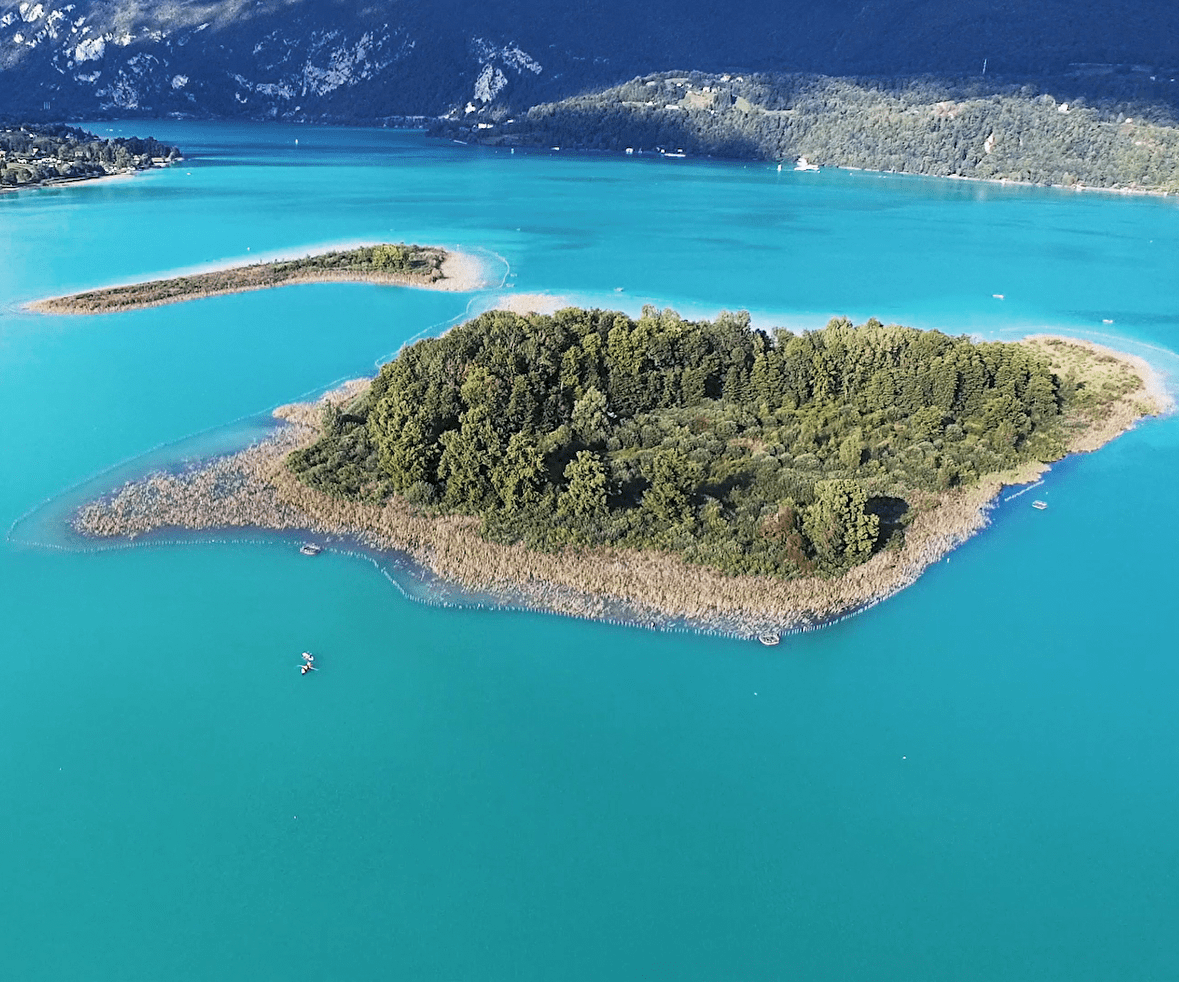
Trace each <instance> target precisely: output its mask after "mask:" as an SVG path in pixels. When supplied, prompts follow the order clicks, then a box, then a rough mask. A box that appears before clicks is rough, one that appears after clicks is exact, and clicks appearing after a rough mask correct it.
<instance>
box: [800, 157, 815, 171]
mask: <svg viewBox="0 0 1179 982" xmlns="http://www.w3.org/2000/svg"><path fill="white" fill-rule="evenodd" d="M794 169H795V170H818V169H819V165H818V164H812V163H811V162H810V161H809V160H807V159H806V157H799V158H798V160H796V161H795V163H794Z"/></svg>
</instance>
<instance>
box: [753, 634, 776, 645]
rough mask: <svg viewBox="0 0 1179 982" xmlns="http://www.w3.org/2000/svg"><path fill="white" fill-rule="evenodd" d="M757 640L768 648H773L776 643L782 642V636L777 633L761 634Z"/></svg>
mask: <svg viewBox="0 0 1179 982" xmlns="http://www.w3.org/2000/svg"><path fill="white" fill-rule="evenodd" d="M757 640H758V641H760V642H761V643H762V644H764V645H765V646H766V647H767V648H772V647H773V646H774V645H776V644H781V643H782V638H781V637H780V636H779V635H777V634H759V635H758V636H757Z"/></svg>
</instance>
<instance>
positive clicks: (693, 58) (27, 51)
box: [0, 0, 1179, 121]
mask: <svg viewBox="0 0 1179 982" xmlns="http://www.w3.org/2000/svg"><path fill="white" fill-rule="evenodd" d="M984 59H986V60H987V64H988V66H989V70H990V71H991V72H1000V73H1004V74H1006V75H1025V76H1041V75H1045V74H1062V73H1065V72H1068V71H1070V70H1071V71H1073V72H1083V73H1086V72H1087V73H1099V74H1105V75H1109V76H1112V77H1114V78H1115V79H1116V80H1117V82H1118V85H1119V87H1120V88H1121V89H1127V90H1128V94H1130V95H1137V96H1139V97H1143V98H1151V99H1159V98H1162V99H1170V100H1171V101H1174V100H1175V96H1174V89H1175V88H1176V85H1177V84H1179V83H1172V82H1170V81H1169V80H1170V78H1171V77H1172V76H1175V75H1179V16H1177V15H1176V12H1175V7H1174V5H1173V4H1172V3H1169V2H1164V0H1145V2H1142V3H1139V4H1138V5H1137V9H1136V11H1135V12H1134V14H1133V15H1132V16H1127V15H1124V14H1120V15H1119V16H1117V17H1110V16H1109V5H1108V4H1100V3H1097V2H1095V0H1075V2H1071V3H1069V2H1065V0H1043V2H1040V3H1037V4H1027V3H1024V2H1018V3H1017V2H1015V0H998V2H990V3H983V2H981V0H941V2H935V0H868V2H867V3H865V2H863V0H828V2H824V3H813V2H811V3H806V2H802V0H776V2H775V0H747V2H745V3H742V4H740V5H739V6H737V7H734V6H733V5H721V4H704V3H700V2H699V0H696V2H691V0H687V2H684V0H680V2H674V3H673V2H671V0H649V2H647V3H644V4H634V3H631V2H624V0H587V2H584V3H580V4H569V3H565V2H562V3H557V2H555V0H503V2H500V3H496V4H487V3H475V2H473V0H436V2H434V3H431V4H428V5H426V4H420V3H410V2H408V0H374V2H373V3H371V4H368V5H353V4H350V3H346V2H342V0H258V2H251V3H246V2H245V0H208V2H194V0H72V2H64V0H40V2H33V0H20V2H13V0H0V114H8V115H15V114H23V115H26V116H27V115H30V114H34V113H35V114H38V115H42V116H54V117H62V116H78V115H93V114H100V113H109V114H119V115H129V114H144V115H165V114H168V113H185V114H192V115H208V116H241V117H246V118H268V117H269V118H302V119H337V120H355V121H375V120H378V119H381V118H382V117H388V116H395V115H418V114H425V115H437V114H441V113H444V112H447V111H449V110H453V109H456V108H457V109H460V110H462V109H465V108H466V106H467V105H473V106H475V107H482V106H485V105H488V104H510V105H512V106H526V105H532V104H535V103H537V102H542V101H546V100H555V99H560V98H564V97H567V96H569V95H575V94H578V93H580V92H582V91H584V90H586V89H589V88H597V87H601V86H603V85H608V84H616V83H618V82H621V81H624V80H625V79H628V78H631V77H633V76H635V75H637V74H643V73H648V72H652V71H660V70H668V69H672V68H675V67H678V66H684V65H690V66H692V67H693V68H696V69H699V70H702V71H723V70H727V69H737V70H752V69H759V70H775V71H782V70H790V71H814V72H823V73H825V74H829V75H860V76H862V75H865V74H884V75H895V74H902V73H916V72H934V73H949V74H955V75H961V74H969V73H978V72H981V70H982V66H983V62H984ZM1074 63H1100V64H1102V65H1105V66H1106V67H1088V68H1084V67H1081V68H1078V67H1077V66H1076V65H1075V64H1074ZM1070 65H1072V66H1073V67H1072V68H1071V69H1070ZM1133 66H1139V68H1140V69H1142V70H1137V71H1136V70H1135V69H1134V67H1133ZM1151 76H1154V79H1153V80H1152V79H1151Z"/></svg>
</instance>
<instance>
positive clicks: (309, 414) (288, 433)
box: [74, 336, 1171, 637]
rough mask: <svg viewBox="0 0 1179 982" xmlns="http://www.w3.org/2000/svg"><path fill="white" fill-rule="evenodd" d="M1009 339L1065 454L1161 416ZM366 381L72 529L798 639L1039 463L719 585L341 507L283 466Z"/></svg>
mask: <svg viewBox="0 0 1179 982" xmlns="http://www.w3.org/2000/svg"><path fill="white" fill-rule="evenodd" d="M1021 343H1024V344H1027V345H1030V346H1033V347H1035V348H1036V349H1037V350H1039V351H1041V352H1042V353H1044V354H1045V355H1046V356H1047V357H1048V358H1049V359H1050V362H1051V364H1052V367H1053V371H1054V372H1056V373H1057V374H1058V375H1060V376H1061V377H1062V378H1068V379H1070V380H1071V381H1072V382H1073V383H1076V384H1078V385H1079V386H1081V387H1083V388H1084V389H1086V390H1087V391H1089V392H1090V393H1092V398H1091V399H1090V400H1089V401H1088V402H1085V401H1082V404H1081V405H1080V406H1079V408H1078V410H1077V412H1076V413H1075V414H1074V415H1073V416H1072V417H1071V418H1070V419H1069V420H1068V432H1069V443H1068V448H1069V450H1070V452H1087V451H1092V450H1096V449H1098V448H1099V447H1101V446H1103V445H1104V444H1106V443H1108V442H1109V441H1110V440H1112V439H1113V438H1115V437H1116V436H1118V435H1119V434H1120V433H1122V432H1125V430H1127V429H1128V428H1130V427H1131V426H1133V425H1134V423H1135V422H1137V421H1138V420H1140V419H1142V418H1143V417H1145V416H1149V415H1157V414H1159V413H1161V412H1164V411H1167V410H1168V409H1170V408H1171V405H1170V400H1169V397H1168V396H1167V394H1166V392H1165V390H1164V389H1163V387H1162V385H1161V382H1160V380H1159V378H1158V376H1157V375H1156V374H1155V372H1154V371H1153V370H1152V369H1151V367H1150V366H1149V365H1148V364H1147V363H1146V362H1145V361H1144V360H1142V359H1141V358H1137V357H1135V356H1132V355H1127V354H1124V353H1122V352H1118V351H1114V350H1112V349H1109V348H1104V347H1102V346H1099V345H1096V344H1093V343H1091V342H1087V341H1078V340H1075V339H1071V338H1060V337H1052V336H1036V337H1032V338H1027V339H1025V340H1024V341H1023V342H1021ZM367 385H368V382H367V381H366V380H359V381H355V382H350V383H348V384H346V385H345V386H343V387H342V388H340V389H338V390H336V391H335V392H332V393H330V394H328V395H327V396H325V397H324V399H322V400H321V401H320V402H318V403H314V404H312V403H303V404H295V405H291V406H284V407H280V408H279V409H277V410H275V415H276V416H277V417H278V418H280V419H282V420H284V421H285V422H286V423H287V424H288V425H286V426H283V427H281V428H280V429H279V430H278V431H277V432H276V433H275V434H274V435H273V436H272V437H270V438H268V439H266V440H264V441H262V442H260V443H257V444H255V445H253V446H251V447H249V448H247V449H246V450H243V451H241V452H239V453H236V454H233V455H230V456H227V457H220V458H217V459H215V460H213V461H211V462H207V463H204V464H201V465H198V466H197V467H195V468H193V469H190V470H188V471H185V472H183V473H180V474H168V473H162V472H161V473H156V474H152V475H149V476H148V477H146V478H144V479H142V480H140V481H136V482H132V483H129V484H127V485H125V486H124V487H123V488H121V489H119V490H117V491H115V492H114V493H113V494H111V495H110V496H108V497H106V498H104V499H103V500H100V501H97V502H94V503H92V504H89V505H87V506H85V507H83V508H82V509H81V510H80V511H79V513H78V515H77V517H76V519H75V522H74V526H75V528H76V530H77V531H79V532H81V533H82V534H84V535H87V536H94V537H102V538H106V537H128V538H134V537H136V536H138V535H141V534H144V533H146V532H149V531H152V530H156V529H162V528H170V527H171V528H175V527H179V528H186V529H215V528H216V529H224V528H241V527H258V528H268V529H291V530H295V529H300V530H307V531H313V532H319V533H326V534H330V535H338V536H344V537H347V538H350V539H354V540H357V541H359V542H361V543H363V544H364V545H366V546H369V547H372V548H374V549H396V550H401V551H404V552H407V553H409V554H410V555H411V556H412V557H413V558H414V559H415V560H416V561H417V562H418V563H420V564H421V565H422V566H424V567H427V568H428V569H430V570H431V571H432V572H434V573H435V574H437V575H438V576H440V577H443V578H445V579H447V580H450V581H453V582H455V583H458V584H460V585H461V586H463V587H466V588H468V589H471V590H477V591H479V592H482V593H489V594H491V595H493V596H495V597H497V598H498V599H500V600H502V601H503V602H504V603H515V604H526V605H528V606H531V607H534V608H536V609H540V610H545V611H551V612H557V613H563V614H570V615H574V616H581V617H590V618H611V619H623V620H629V621H633V622H635V623H638V624H643V625H648V626H667V625H673V624H685V625H687V626H689V627H692V628H696V629H699V630H704V631H710V632H718V633H726V634H736V635H738V636H743V637H754V636H756V635H758V634H761V633H765V632H775V633H777V632H789V631H797V630H805V629H807V628H810V627H813V626H817V625H819V624H822V623H826V622H830V621H832V620H836V619H838V618H840V617H843V616H846V615H848V614H851V613H853V612H855V611H857V610H861V609H864V608H865V607H868V606H871V605H873V604H875V603H878V602H879V601H881V600H883V599H885V598H887V597H889V596H891V595H892V594H894V593H896V592H898V591H899V590H902V589H904V588H905V587H906V586H909V585H910V584H912V583H913V582H915V581H916V580H917V578H918V577H919V576H920V575H921V573H922V571H923V570H924V569H925V568H926V567H927V566H929V565H930V564H932V563H934V562H937V561H938V560H939V559H941V558H942V557H943V556H945V555H946V553H948V552H949V551H950V550H952V549H953V548H955V547H956V546H957V545H959V544H960V543H962V542H964V541H965V540H966V539H968V538H969V537H970V536H971V535H973V534H974V533H975V532H977V531H979V530H980V529H981V528H983V527H984V526H985V525H986V524H987V521H988V515H987V513H988V510H989V506H990V505H991V504H992V503H993V502H994V500H995V499H996V497H997V495H998V494H999V492H1000V490H1001V489H1002V488H1003V487H1004V486H1005V485H1012V484H1025V483H1029V482H1032V481H1034V480H1036V479H1037V478H1038V477H1039V475H1041V474H1042V473H1043V472H1044V471H1046V470H1047V469H1048V465H1046V464H1039V463H1031V464H1028V465H1025V466H1023V467H1020V468H1017V469H1015V470H1011V471H1007V472H1004V473H998V474H991V475H988V476H986V477H985V478H983V479H982V480H980V481H978V482H976V483H975V484H973V485H971V486H968V487H964V488H956V489H954V490H952V491H948V492H943V493H940V494H926V495H923V496H921V497H920V498H918V499H916V500H914V501H912V502H911V505H912V506H913V507H914V510H915V511H916V513H917V514H916V517H915V518H914V519H913V521H912V523H911V524H910V525H909V527H908V528H907V530H906V533H905V538H904V543H903V545H902V546H901V547H900V548H899V549H891V550H883V551H881V552H878V553H877V554H876V555H874V556H873V557H872V558H871V559H869V560H868V561H867V562H865V563H862V564H860V565H858V566H856V567H854V568H852V569H851V570H849V571H848V572H847V573H845V574H843V575H842V576H838V577H833V578H827V577H822V576H811V577H805V578H801V579H795V580H789V581H787V580H781V579H776V578H774V577H769V576H729V575H725V574H723V573H721V572H719V571H717V570H714V569H710V568H708V567H704V566H696V565H691V564H689V563H687V562H685V561H683V560H682V559H680V558H678V557H676V556H672V555H669V554H666V553H662V552H657V551H653V550H642V551H640V550H634V549H611V548H595V549H578V548H567V549H565V550H564V551H561V552H557V553H542V552H536V551H532V550H529V549H528V548H526V547H525V546H523V545H520V544H515V545H503V544H500V543H494V542H488V541H486V540H484V539H483V538H481V537H480V536H479V534H478V531H477V529H478V525H479V520H478V519H477V518H471V517H463V516H453V515H450V516H435V515H431V514H428V513H426V512H423V511H422V510H420V509H418V508H415V507H414V506H412V505H410V504H408V503H407V502H405V501H404V500H402V499H400V498H393V499H391V500H390V501H388V502H387V503H385V504H383V505H377V504H366V503H360V502H352V501H344V500H340V499H337V498H332V497H329V496H327V495H325V494H323V493H321V492H319V491H316V490H314V489H312V488H310V487H308V486H307V485H305V484H303V483H302V482H300V481H299V480H298V479H297V478H296V477H295V476H294V475H293V474H291V473H290V471H288V470H287V468H286V458H287V456H288V455H289V454H290V453H291V451H293V450H295V449H298V448H300V447H305V446H307V445H309V444H310V443H312V442H313V441H314V440H315V439H316V438H317V437H318V434H319V421H320V419H321V416H322V409H323V405H324V404H325V403H332V404H335V405H343V404H345V403H347V402H350V401H351V400H353V399H355V398H356V397H357V396H358V395H359V394H360V393H362V392H363V391H364V388H365V386H367Z"/></svg>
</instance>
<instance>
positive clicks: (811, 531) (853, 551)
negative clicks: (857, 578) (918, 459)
mask: <svg viewBox="0 0 1179 982" xmlns="http://www.w3.org/2000/svg"><path fill="white" fill-rule="evenodd" d="M867 503H868V494H867V492H866V491H865V490H864V489H863V488H862V487H861V486H860V485H859V484H857V483H856V482H855V481H845V480H834V481H819V482H818V483H817V484H816V485H815V501H814V504H812V505H811V506H810V507H809V508H807V510H806V515H805V518H804V519H803V529H804V531H805V532H806V535H807V538H808V539H810V541H811V545H812V546H813V547H814V550H815V553H816V554H817V555H818V557H819V558H820V560H821V561H822V562H823V563H824V564H825V565H826V566H828V567H829V568H832V569H837V568H841V567H844V566H852V565H854V564H856V563H859V562H863V561H864V560H865V559H867V558H868V557H869V556H870V555H871V554H872V549H873V548H874V547H875V545H876V540H877V538H878V537H879V535H880V519H879V518H878V517H877V516H876V515H872V514H869V513H868V512H867V511H866V510H865V506H866V505H867Z"/></svg>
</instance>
